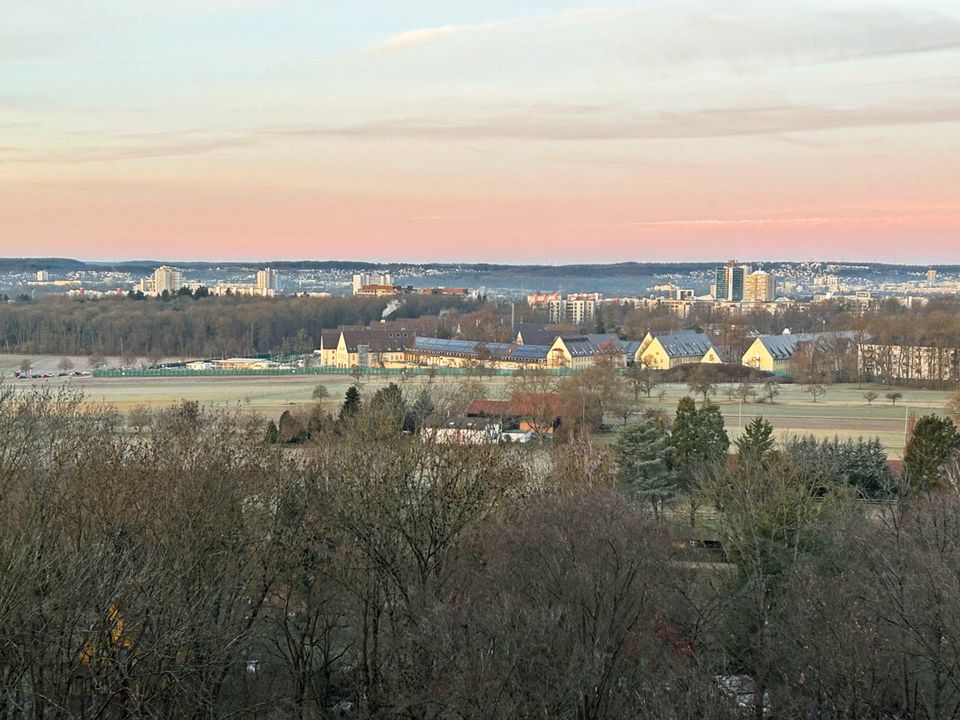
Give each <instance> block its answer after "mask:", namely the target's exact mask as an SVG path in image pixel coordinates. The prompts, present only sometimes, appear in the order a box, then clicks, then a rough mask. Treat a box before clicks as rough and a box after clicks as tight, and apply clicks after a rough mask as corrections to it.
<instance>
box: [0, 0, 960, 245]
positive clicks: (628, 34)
mask: <svg viewBox="0 0 960 720" xmlns="http://www.w3.org/2000/svg"><path fill="white" fill-rule="evenodd" d="M382 5H383V4H382V3H371V2H357V3H351V4H349V7H346V5H345V4H342V5H341V6H339V7H337V6H333V7H322V8H321V7H320V6H319V5H318V4H317V3H310V2H305V1H303V0H206V1H205V2H198V3H188V2H185V1H183V0H176V1H174V2H171V1H169V0H167V1H166V2H160V0H142V1H141V2H138V3H121V2H119V0H94V2H90V3H85V4H83V6H82V7H78V4H76V3H69V2H66V1H65V0H50V1H48V2H44V3H27V2H22V1H17V2H14V3H13V4H12V7H11V8H8V9H7V14H6V16H5V28H4V29H2V30H0V68H2V71H3V77H4V82H3V83H0V131H2V134H3V140H2V141H0V255H29V256H61V257H62V256H71V257H79V258H83V259H88V260H114V259H122V258H132V257H167V258H175V259H182V260H185V261H189V260H221V259H222V260H228V259H229V260H243V261H247V260H249V261H253V260H258V259H263V258H267V257H269V258H273V259H278V260H279V259H343V260H358V261H371V262H410V261H420V262H428V261H440V262H443V261H449V262H473V261H479V262H501V263H541V264H572V263H581V262H619V261H630V260H636V261H668V260H676V261H715V260H717V259H718V258H720V257H734V256H737V257H743V258H750V259H751V260H753V261H758V262H760V261H771V260H773V261H775V260H845V261H854V260H857V259H860V260H871V261H878V262H893V263H910V264H928V263H932V264H945V263H951V262H960V242H958V239H960V193H958V189H960V169H958V167H957V165H956V162H955V156H956V154H957V152H956V151H957V150H958V149H960V121H958V118H960V75H958V74H957V73H956V72H955V71H953V72H951V71H950V68H953V67H957V66H958V60H960V8H957V7H956V6H954V4H952V3H948V2H945V1H944V0H920V1H919V2H916V3H911V6H910V8H903V7H899V6H897V5H895V4H890V3H882V2H876V1H873V0H871V1H867V2H850V3H841V4H837V3H825V2H802V3H796V4H791V5H790V6H786V5H777V6H771V5H770V4H769V3H761V2H756V1H754V2H733V3H725V4H724V5H723V6H722V7H717V6H714V5H711V4H708V3H698V2H690V3H681V4H678V3H670V4H666V3H653V2H629V3H619V4H616V5H614V6H611V5H606V4H599V3H595V2H567V1H559V2H545V1H543V0H524V1H523V2H512V3H507V2H505V1H503V0H492V1H491V2H487V3H483V4H479V3H473V4H470V5H472V6H473V7H464V6H463V5H460V6H457V7H451V5H452V4H451V3H442V2H439V1H438V0H432V1H424V0H421V1H415V2H410V3H404V4H403V6H402V7H381V6H382Z"/></svg>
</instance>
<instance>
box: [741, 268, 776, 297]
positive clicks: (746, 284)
mask: <svg viewBox="0 0 960 720" xmlns="http://www.w3.org/2000/svg"><path fill="white" fill-rule="evenodd" d="M776 292H777V282H776V279H775V278H774V277H773V275H771V274H770V273H768V272H764V271H763V270H757V271H755V272H752V273H749V274H748V275H746V276H745V277H744V278H743V301H744V302H755V303H768V302H773V299H774V296H775V295H776Z"/></svg>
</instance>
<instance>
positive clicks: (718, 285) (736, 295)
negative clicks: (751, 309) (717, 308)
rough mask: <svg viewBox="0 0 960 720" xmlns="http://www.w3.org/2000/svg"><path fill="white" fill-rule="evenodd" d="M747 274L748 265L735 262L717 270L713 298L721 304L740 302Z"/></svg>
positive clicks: (732, 261)
mask: <svg viewBox="0 0 960 720" xmlns="http://www.w3.org/2000/svg"><path fill="white" fill-rule="evenodd" d="M749 272H750V266H749V265H740V264H739V263H738V262H737V261H736V260H731V261H730V262H728V263H727V264H726V265H724V266H723V267H719V268H717V272H716V282H715V290H714V297H715V298H716V299H717V300H719V301H721V302H741V301H742V300H743V286H744V279H745V278H746V276H747V274H748V273H749Z"/></svg>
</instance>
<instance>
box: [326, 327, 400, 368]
mask: <svg viewBox="0 0 960 720" xmlns="http://www.w3.org/2000/svg"><path fill="white" fill-rule="evenodd" d="M414 337H415V333H414V332H413V331H400V330H379V329H377V330H369V329H367V328H344V329H339V330H324V331H323V332H321V333H320V350H319V355H320V363H321V365H324V366H326V367H337V368H352V367H362V368H385V367H402V366H403V365H404V364H405V363H406V355H407V351H408V349H409V347H410V345H411V343H412V342H413V340H414Z"/></svg>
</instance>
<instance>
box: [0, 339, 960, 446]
mask: <svg viewBox="0 0 960 720" xmlns="http://www.w3.org/2000/svg"><path fill="white" fill-rule="evenodd" d="M59 359H60V358H56V357H41V358H31V360H32V362H33V367H34V368H35V369H37V370H41V371H56V366H57V362H58V361H59ZM21 360H22V356H13V355H5V356H0V373H2V376H3V377H5V378H8V380H7V381H8V382H10V383H12V384H13V386H14V387H17V388H29V387H33V386H37V385H42V384H46V385H50V386H59V385H63V384H67V385H70V386H72V387H76V388H79V389H81V390H82V391H83V392H84V394H85V395H86V397H87V398H88V399H89V400H90V401H91V402H105V403H108V404H110V405H114V406H115V407H116V408H117V409H118V410H121V411H126V410H129V409H131V408H133V407H137V406H140V405H143V406H146V407H151V408H158V407H165V406H169V405H172V404H175V403H178V402H180V401H181V400H196V401H198V402H200V403H202V404H204V405H207V406H211V407H230V408H239V409H241V410H244V411H248V412H256V413H258V414H262V415H265V416H271V417H276V416H278V415H279V414H280V413H282V412H283V411H284V410H287V409H294V408H297V407H306V406H307V405H310V404H311V403H312V402H313V401H312V399H311V395H312V393H313V389H314V388H315V387H316V386H317V385H319V384H322V385H325V386H326V387H327V390H328V391H329V392H330V399H329V400H327V401H326V404H327V407H328V409H329V410H330V411H334V410H335V409H336V408H337V406H338V404H339V401H340V398H342V397H343V393H344V392H345V391H346V389H347V387H349V386H350V384H352V382H353V379H352V378H351V377H350V376H349V375H324V376H316V375H314V376H296V375H291V376H252V377H250V376H243V377H182V378H176V377H175V378H169V377H167V378H165V377H157V378H142V377H138V378H94V377H76V378H50V379H36V380H14V379H12V376H13V372H14V370H16V369H17V368H19V365H20V361H21ZM75 363H76V367H77V368H78V369H82V368H83V367H84V365H83V364H82V363H83V359H81V358H76V359H75ZM390 381H395V382H398V383H402V384H404V386H405V389H408V390H415V389H417V388H419V387H423V386H426V385H427V384H428V382H429V381H428V379H427V378H426V377H418V378H411V379H408V380H406V381H401V379H400V378H397V377H388V378H376V377H372V376H366V377H365V378H364V379H363V388H364V389H365V390H375V389H376V388H378V387H382V386H383V385H385V384H387V383H388V382H390ZM459 382H463V379H461V378H438V379H436V380H434V382H433V385H434V386H435V387H437V388H441V389H446V390H449V389H450V388H451V387H452V385H454V384H456V383H459ZM481 382H482V384H483V385H484V386H485V388H486V393H487V396H488V397H491V398H503V397H506V396H507V395H508V394H509V392H510V380H509V379H508V378H489V379H484V380H483V381H481ZM868 389H869V390H873V391H874V392H876V393H877V394H878V395H879V397H878V399H877V400H875V401H874V402H873V404H872V406H868V405H867V402H866V401H865V400H864V398H863V394H864V392H866V391H867V390H868ZM661 390H662V391H664V395H663V397H662V399H661V398H657V397H656V393H655V394H654V397H652V398H650V399H647V398H642V400H643V402H642V405H643V406H644V407H654V408H659V409H662V410H664V411H666V412H672V411H673V409H674V408H675V407H676V403H677V400H678V399H679V398H680V397H683V396H684V395H686V394H687V393H688V390H687V387H686V385H664V386H661V387H660V388H658V389H657V392H659V391H661ZM723 390H724V388H723V387H721V388H719V392H718V393H717V395H716V396H715V397H714V399H713V401H714V402H716V403H717V405H719V407H720V409H721V410H722V411H723V414H724V417H725V420H726V425H727V431H728V432H729V434H730V437H731V439H733V438H735V437H736V436H737V434H738V432H739V428H740V427H742V426H743V425H746V423H748V422H749V421H750V420H751V419H752V418H753V417H755V416H756V415H763V416H764V417H765V418H767V419H769V420H770V422H772V423H773V425H774V427H775V428H776V430H777V433H778V435H779V436H781V437H784V436H787V435H796V434H813V435H816V436H818V437H832V436H834V435H837V436H839V437H859V436H871V437H872V436H876V437H879V438H880V440H881V441H882V442H883V444H884V446H885V447H886V448H887V452H888V453H889V455H890V457H891V458H898V457H900V455H901V453H902V450H903V444H904V430H905V426H906V421H907V418H908V416H909V414H910V413H916V414H917V415H918V416H919V415H923V414H927V413H939V412H943V408H944V405H945V404H946V402H947V400H948V399H949V397H950V393H949V392H946V391H934V390H916V389H909V388H897V390H898V391H899V392H901V393H903V398H902V399H900V400H898V401H897V404H896V406H894V405H893V404H892V403H891V402H890V401H889V400H886V399H885V398H884V395H885V393H886V392H888V389H887V388H885V387H882V386H873V387H869V386H863V387H858V386H857V385H834V386H831V387H830V389H829V390H828V392H827V393H826V394H825V395H822V396H821V397H820V398H819V399H818V401H817V402H816V403H814V402H812V401H811V399H810V396H809V395H807V394H805V393H804V392H803V391H802V389H801V388H800V386H797V385H783V386H781V392H780V395H779V396H778V397H777V398H776V402H775V403H774V404H772V405H771V404H768V403H763V404H761V403H757V402H749V403H745V404H743V405H741V404H740V402H739V400H735V401H731V400H728V399H727V398H726V396H725V395H724V392H723ZM618 422H620V421H618V420H617V419H615V418H613V417H608V418H607V423H608V424H610V425H616V424H617V423H618Z"/></svg>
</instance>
